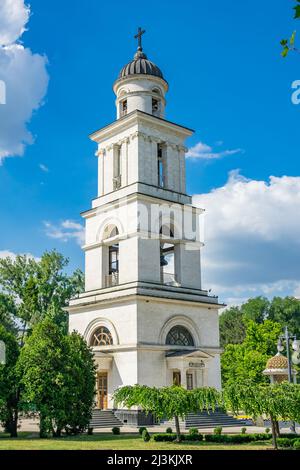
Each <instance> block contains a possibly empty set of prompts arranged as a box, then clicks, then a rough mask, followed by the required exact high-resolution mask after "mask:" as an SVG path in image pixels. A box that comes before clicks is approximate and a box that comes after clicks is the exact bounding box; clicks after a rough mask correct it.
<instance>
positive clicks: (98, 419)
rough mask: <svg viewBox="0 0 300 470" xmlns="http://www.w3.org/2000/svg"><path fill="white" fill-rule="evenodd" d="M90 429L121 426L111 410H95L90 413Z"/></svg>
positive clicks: (120, 422)
mask: <svg viewBox="0 0 300 470" xmlns="http://www.w3.org/2000/svg"><path fill="white" fill-rule="evenodd" d="M89 426H90V427H91V428H113V427H115V426H116V427H121V426H123V423H122V421H120V420H119V419H118V418H117V417H116V416H115V414H114V412H113V411H111V410H98V409H95V410H93V412H92V419H91V421H90V425H89Z"/></svg>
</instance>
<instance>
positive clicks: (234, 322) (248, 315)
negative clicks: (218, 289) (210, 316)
mask: <svg viewBox="0 0 300 470" xmlns="http://www.w3.org/2000/svg"><path fill="white" fill-rule="evenodd" d="M269 309H270V301H269V300H268V299H266V298H265V297H255V298H253V299H249V300H248V301H247V302H245V303H244V304H242V305H241V306H240V307H230V308H228V309H226V310H224V312H223V313H222V315H221V316H220V343H221V346H222V347H224V346H226V345H227V344H239V343H242V342H243V341H244V339H245V336H246V322H247V320H253V321H255V322H256V323H263V322H264V321H265V320H266V319H267V318H268V315H269Z"/></svg>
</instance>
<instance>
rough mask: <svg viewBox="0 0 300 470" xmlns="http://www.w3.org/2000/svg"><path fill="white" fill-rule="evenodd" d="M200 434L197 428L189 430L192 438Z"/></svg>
mask: <svg viewBox="0 0 300 470" xmlns="http://www.w3.org/2000/svg"><path fill="white" fill-rule="evenodd" d="M198 434H199V431H198V429H197V428H191V429H189V435H190V436H195V435H198Z"/></svg>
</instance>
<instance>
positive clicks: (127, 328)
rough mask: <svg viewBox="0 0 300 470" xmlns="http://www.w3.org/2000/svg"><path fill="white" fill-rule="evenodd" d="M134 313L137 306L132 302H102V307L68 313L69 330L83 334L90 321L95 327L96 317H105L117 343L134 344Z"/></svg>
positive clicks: (135, 335) (135, 330) (135, 338)
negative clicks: (112, 329)
mask: <svg viewBox="0 0 300 470" xmlns="http://www.w3.org/2000/svg"><path fill="white" fill-rule="evenodd" d="M136 315H137V307H136V305H135V303H133V302H118V303H114V304H111V303H110V304H107V305H105V304H104V305H103V307H102V308H100V307H96V308H94V309H93V308H91V309H89V310H88V309H87V311H85V312H82V313H72V314H70V315H69V331H70V332H72V331H73V330H76V331H78V333H80V334H81V335H83V336H85V332H86V331H87V328H88V326H89V325H90V324H91V323H92V324H94V325H95V327H96V325H97V320H98V319H101V318H106V319H107V320H109V321H110V322H111V323H112V324H113V325H114V327H115V329H116V332H117V335H118V337H119V344H123V345H124V344H127V345H128V344H133V345H134V344H136V341H137V322H136ZM94 322H95V323H94ZM107 348H109V347H107ZM107 348H106V349H107ZM103 350H105V348H104V349H103Z"/></svg>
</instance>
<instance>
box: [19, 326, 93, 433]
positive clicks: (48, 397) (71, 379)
mask: <svg viewBox="0 0 300 470" xmlns="http://www.w3.org/2000/svg"><path fill="white" fill-rule="evenodd" d="M18 371H19V374H20V377H21V384H22V392H23V401H25V402H27V404H29V405H31V406H34V407H35V408H36V410H37V411H38V412H39V414H40V435H41V436H45V435H46V434H47V433H48V432H52V434H53V435H54V436H59V435H60V434H61V431H62V430H63V429H64V428H65V429H67V430H68V431H69V432H73V433H74V432H81V431H83V429H84V428H85V427H86V426H87V425H88V423H89V420H90V416H91V409H92V406H93V397H94V383H95V381H94V374H95V368H94V363H93V357H92V353H91V351H90V349H89V348H88V347H87V346H86V343H85V342H84V340H83V339H82V338H81V337H80V336H79V335H78V334H77V333H73V334H72V335H71V336H69V337H68V336H65V335H63V333H62V332H61V331H60V329H59V327H58V326H57V325H56V324H55V323H53V322H52V321H51V320H50V319H49V318H46V319H44V320H43V321H41V322H40V323H39V324H38V325H36V326H35V328H34V329H33V331H32V334H31V335H30V336H29V337H28V338H27V340H26V342H25V345H24V347H23V348H22V351H21V354H20V359H19V361H18Z"/></svg>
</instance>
